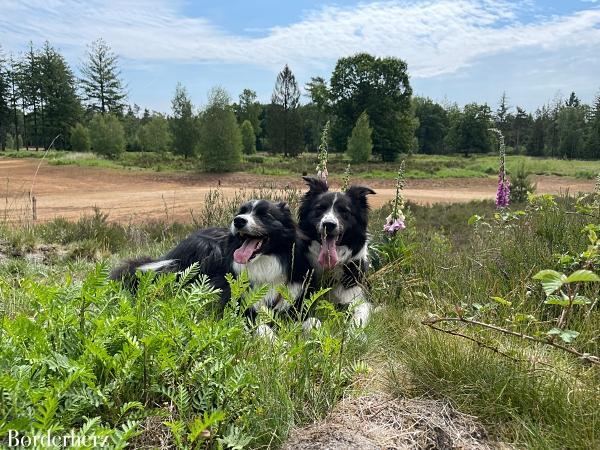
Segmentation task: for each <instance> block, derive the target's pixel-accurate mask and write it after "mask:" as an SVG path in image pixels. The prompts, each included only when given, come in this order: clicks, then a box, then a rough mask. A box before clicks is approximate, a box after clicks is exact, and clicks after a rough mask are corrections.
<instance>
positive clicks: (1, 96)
mask: <svg viewBox="0 0 600 450" xmlns="http://www.w3.org/2000/svg"><path fill="white" fill-rule="evenodd" d="M9 122H10V96H9V80H8V68H7V67H6V57H5V56H4V52H3V50H2V46H0V150H4V149H5V148H6V137H7V133H8V129H9Z"/></svg>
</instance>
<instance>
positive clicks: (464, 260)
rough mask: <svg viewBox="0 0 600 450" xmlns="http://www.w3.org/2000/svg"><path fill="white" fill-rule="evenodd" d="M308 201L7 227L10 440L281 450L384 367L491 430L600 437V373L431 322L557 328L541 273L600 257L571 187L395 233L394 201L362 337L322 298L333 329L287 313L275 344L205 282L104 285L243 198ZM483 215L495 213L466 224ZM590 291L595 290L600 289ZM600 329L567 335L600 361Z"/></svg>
mask: <svg viewBox="0 0 600 450" xmlns="http://www.w3.org/2000/svg"><path fill="white" fill-rule="evenodd" d="M269 158H271V157H269ZM454 168H455V169H456V168H459V167H456V166H455V167H454ZM463 169H464V168H463ZM298 194H299V193H298V192H296V191H286V192H276V193H273V192H271V193H269V192H267V191H263V192H254V193H252V192H245V193H241V194H240V196H239V198H236V199H234V200H233V201H232V200H227V199H224V198H222V197H220V196H219V195H217V194H210V195H211V196H210V197H209V198H208V199H207V200H208V201H207V205H208V206H207V208H206V210H204V211H202V212H201V213H200V214H199V215H198V217H197V218H196V219H197V224H196V225H193V224H185V225H183V224H169V223H164V222H149V223H146V224H143V225H138V226H131V225H127V224H115V223H111V222H109V221H108V220H107V218H106V216H104V215H103V214H102V213H101V212H97V213H96V214H95V215H93V216H91V217H86V218H82V219H81V220H79V221H78V222H67V221H64V220H60V219H57V220H55V221H54V222H50V223H47V224H41V225H37V226H34V227H14V226H9V225H7V224H4V225H1V224H0V236H3V237H2V238H0V253H4V255H5V257H7V258H8V259H7V260H6V261H5V262H4V263H0V320H1V321H2V327H1V328H0V368H1V370H0V394H2V396H1V398H2V399H3V401H2V402H0V435H2V434H3V433H6V427H7V426H8V425H10V426H12V427H16V428H19V429H22V430H25V427H26V425H25V424H27V426H29V424H31V423H33V424H34V427H35V429H36V430H38V431H40V432H42V431H43V430H46V429H49V428H52V429H56V430H58V429H61V428H62V429H67V430H68V429H70V428H71V427H75V428H76V429H81V427H82V426H85V425H86V424H87V425H88V426H89V430H88V432H89V433H99V434H105V435H107V436H109V437H110V439H112V441H113V442H114V443H115V445H117V444H118V443H119V442H122V441H125V440H126V441H128V442H138V441H134V440H135V439H142V438H144V439H147V438H149V436H148V435H147V434H144V435H143V436H138V437H134V436H133V434H135V432H136V430H139V426H140V425H139V424H143V423H144V422H145V421H147V420H150V419H149V418H156V417H157V416H158V417H159V419H158V421H159V422H165V423H169V425H168V426H169V428H170V429H171V432H172V433H173V435H174V436H175V437H176V439H180V440H181V441H182V442H184V441H185V442H187V443H188V445H189V446H191V447H194V445H200V446H202V448H204V447H215V448H216V447H218V446H224V447H227V446H234V444H244V443H245V444H247V445H249V446H251V447H256V446H268V445H274V446H277V445H278V444H279V443H281V442H282V441H283V440H284V439H285V437H286V435H287V433H288V432H289V430H290V429H291V427H294V426H297V425H300V424H304V423H309V422H311V421H313V420H316V419H318V418H321V417H323V416H324V415H325V414H326V413H327V411H328V410H329V409H330V408H331V407H332V406H333V405H334V404H335V403H336V402H337V401H338V400H339V399H340V398H341V397H342V396H343V395H348V393H349V391H350V390H352V389H353V388H352V384H353V381H355V380H356V377H357V376H358V375H359V374H362V375H361V376H365V375H364V372H365V368H366V367H367V366H368V365H372V366H373V370H375V371H376V372H379V373H378V375H383V376H384V379H385V380H387V382H386V383H385V386H384V387H383V388H385V389H386V390H387V391H389V392H390V393H392V394H395V395H398V396H402V397H408V398H410V397H422V396H428V397H433V398H442V399H446V400H447V401H449V402H450V403H451V404H452V405H453V406H454V407H455V408H457V409H459V410H460V411H463V412H466V413H468V414H473V415H475V416H477V417H478V418H479V420H480V421H482V422H483V423H484V424H485V425H486V428H487V430H488V432H489V437H490V438H491V439H493V440H498V441H502V442H508V443H513V444H516V445H517V446H518V447H526V448H573V449H576V448H596V447H598V446H599V445H600V433H599V432H598V430H600V411H599V410H598V407H597V405H598V404H599V403H600V371H599V370H598V368H597V367H594V366H590V365H589V364H586V363H584V362H582V361H579V360H578V359H577V358H575V357H574V356H572V355H569V354H567V353H566V352H563V351H560V350H558V349H555V348H552V347H550V346H548V345H544V344H536V343H531V342H528V341H525V340H522V339H519V338H515V337H510V336H506V335H503V334H499V333H495V332H492V331H490V330H486V329H483V328H479V327H474V326H469V325H465V324H458V325H455V326H453V327H446V329H450V330H451V331H453V332H457V333H461V334H464V335H465V336H469V337H471V338H473V339H475V340H477V341H479V342H481V343H482V344H484V345H485V346H488V347H493V348H495V349H496V351H494V350H490V349H489V348H486V347H485V346H483V345H478V344H475V343H473V342H472V341H469V340H467V339H465V338H464V337H460V336H453V335H450V334H446V333H442V332H440V331H435V330H432V329H431V328H429V327H426V326H424V325H422V324H421V320H423V319H424V318H426V317H428V315H429V314H435V315H437V316H440V317H441V316H449V317H455V316H456V314H457V313H456V311H457V308H459V310H460V311H462V313H461V314H463V315H464V316H466V317H473V318H475V319H477V320H480V321H483V322H486V323H489V324H493V325H496V326H499V327H504V328H507V329H510V330H513V331H516V332H523V333H527V334H529V335H533V336H538V337H540V338H543V337H544V336H545V333H546V332H547V331H548V330H549V329H550V328H552V327H553V326H555V319H556V318H557V317H558V315H559V313H560V311H559V309H558V307H557V306H552V305H546V304H544V300H545V294H544V292H543V290H542V288H541V285H540V283H539V282H538V281H536V280H534V279H533V275H534V274H535V273H536V272H537V271H539V270H541V269H555V270H559V271H564V272H566V273H570V272H572V271H573V270H575V269H577V268H579V267H580V266H579V265H580V263H578V262H577V260H576V259H575V260H569V259H567V258H565V257H564V256H565V255H575V257H576V258H577V257H579V256H578V255H581V253H582V252H584V251H586V249H587V250H588V251H592V253H593V249H591V247H590V248H588V246H589V245H590V242H589V240H588V236H587V234H586V233H582V228H583V227H584V226H585V225H586V224H588V223H590V222H593V223H598V217H596V216H589V215H588V214H596V213H595V211H594V210H588V211H587V212H586V214H581V213H577V210H576V205H575V202H574V199H572V198H568V197H565V198H559V199H557V202H556V203H555V204H553V203H551V202H545V201H538V202H536V203H532V204H530V205H516V206H514V207H512V210H513V211H516V210H518V209H520V208H521V209H523V210H524V211H525V214H524V215H510V214H505V215H495V210H494V206H493V204H492V203H491V202H486V201H481V202H473V203H468V204H457V205H435V206H418V205H409V206H408V208H407V211H406V213H407V214H406V215H407V229H406V230H405V231H404V232H403V233H402V234H401V235H399V237H398V238H397V239H395V240H391V241H390V240H389V239H388V238H386V237H385V236H382V233H381V227H382V224H383V221H384V218H385V217H386V216H387V214H388V213H389V209H387V208H384V209H381V210H376V211H373V212H372V214H371V221H370V228H371V232H372V234H373V240H372V247H373V252H372V255H373V257H374V258H373V259H374V267H373V270H372V274H371V277H372V278H371V280H370V281H371V296H372V299H373V301H374V302H375V303H376V304H378V305H384V306H385V308H384V310H383V311H382V312H380V313H378V314H376V315H375V316H374V319H373V322H372V323H371V324H370V326H369V327H367V329H366V330H365V333H364V334H363V333H355V332H349V330H348V329H347V328H346V326H345V325H344V324H345V321H344V317H343V314H340V313H336V312H335V311H333V310H330V309H324V310H322V314H324V316H325V317H326V320H325V321H324V323H325V325H324V327H323V328H322V329H320V330H318V331H315V332H314V333H313V334H312V335H311V336H310V338H308V339H307V338H306V337H304V336H303V335H302V333H301V330H300V329H299V327H298V325H297V324H294V323H288V322H280V323H279V327H278V337H279V339H278V341H277V343H276V344H274V345H271V344H266V343H265V342H263V341H261V340H259V339H255V338H253V337H252V330H251V329H250V330H248V326H247V324H246V323H245V322H244V319H243V317H242V316H241V315H240V314H239V312H238V311H237V310H236V309H235V308H233V309H230V310H228V311H227V312H226V314H225V315H224V316H223V317H218V316H216V315H215V312H214V308H213V306H212V305H213V302H214V295H213V294H211V293H210V290H209V289H208V288H207V287H206V286H202V285H196V286H194V287H191V288H190V287H187V288H184V287H183V286H182V285H181V283H178V282H176V281H174V280H173V279H172V278H169V277H162V278H160V279H159V280H155V281H154V282H151V280H150V279H149V278H147V279H144V280H143V281H142V288H141V291H140V292H138V294H137V295H136V296H132V295H131V294H129V293H127V292H125V291H123V290H122V289H120V287H119V286H117V285H115V284H113V283H107V282H106V281H105V270H106V267H107V264H108V263H114V262H116V261H117V260H119V259H120V258H122V257H126V256H131V255H137V254H151V255H159V254H161V253H163V252H164V251H165V249H167V248H169V247H170V246H171V245H172V244H173V243H174V242H177V241H178V240H180V239H181V237H183V236H185V235H186V234H187V233H188V232H189V231H190V230H191V229H193V228H195V227H196V226H208V225H222V224H225V223H227V221H228V218H229V217H230V216H231V214H232V211H233V209H235V206H236V203H239V202H241V201H242V198H244V197H252V196H264V197H268V196H269V195H270V196H272V197H274V198H285V199H287V200H288V201H289V203H290V205H291V207H292V208H294V209H295V208H296V207H297V204H298ZM473 214H478V215H479V216H482V217H483V219H481V220H480V221H479V222H477V223H476V224H473V225H467V221H468V219H469V217H471V216H472V215H473ZM42 244H45V245H50V247H51V248H52V250H51V251H50V250H48V251H47V252H46V254H47V257H46V258H45V259H44V261H43V262H32V261H31V260H30V259H28V255H30V254H31V253H32V252H36V251H39V247H40V245H42ZM560 255H563V258H562V259H561V258H559V256H560ZM588 256H589V255H588ZM1 258H2V255H0V259H1ZM598 264H599V260H598V257H596V259H594V258H592V260H591V262H590V263H586V267H588V268H591V269H592V270H594V271H596V272H598ZM581 293H582V294H584V295H585V296H586V297H587V298H589V299H590V300H592V301H594V300H597V299H598V297H599V295H600V294H599V286H598V283H595V284H588V285H586V286H584V287H583V290H582V291H581ZM493 296H494V297H502V298H503V299H505V300H506V301H508V302H510V304H501V303H498V302H496V301H494V300H492V299H491V297H493ZM598 323H600V311H599V310H598V303H593V304H589V305H587V306H585V305H584V306H581V307H578V308H577V309H576V310H574V313H573V315H572V318H571V321H570V325H569V328H570V329H572V330H576V331H578V332H579V333H580V334H579V336H578V337H577V338H576V339H575V340H574V341H573V342H572V343H571V344H569V345H570V346H572V347H574V348H576V349H578V350H580V351H582V352H587V353H590V354H592V355H598V354H600V342H599V335H598ZM340 368H344V369H343V370H340ZM137 402H139V403H137ZM84 417H87V418H88V419H84ZM94 417H98V418H99V419H97V421H96V422H90V421H91V420H92V418H94ZM203 427H207V429H208V430H209V431H210V433H209V434H206V433H205V434H202V433H201V432H202V429H203ZM82 432H83V431H82ZM0 439H1V438H0ZM194 439H196V441H195V442H193V441H194Z"/></svg>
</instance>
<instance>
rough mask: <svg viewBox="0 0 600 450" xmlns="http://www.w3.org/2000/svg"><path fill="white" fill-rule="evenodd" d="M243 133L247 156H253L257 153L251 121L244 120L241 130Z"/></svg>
mask: <svg viewBox="0 0 600 450" xmlns="http://www.w3.org/2000/svg"><path fill="white" fill-rule="evenodd" d="M240 130H241V132H242V146H243V150H244V153H245V154H246V155H252V154H254V153H256V136H255V135H254V129H253V127H252V123H250V121H249V120H244V122H243V123H242V126H241V128H240Z"/></svg>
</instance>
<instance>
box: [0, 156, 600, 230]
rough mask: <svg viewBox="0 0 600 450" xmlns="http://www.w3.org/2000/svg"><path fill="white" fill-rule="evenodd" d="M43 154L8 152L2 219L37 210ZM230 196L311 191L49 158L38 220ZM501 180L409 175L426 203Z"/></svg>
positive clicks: (380, 199) (479, 194) (1, 164)
mask: <svg viewBox="0 0 600 450" xmlns="http://www.w3.org/2000/svg"><path fill="white" fill-rule="evenodd" d="M38 163H39V160H33V159H9V158H0V220H2V219H3V218H8V219H13V220H14V219H18V218H24V217H30V216H31V209H30V203H29V194H28V193H29V191H30V190H31V187H32V181H33V178H34V174H35V172H36V168H37V166H38ZM354 182H355V183H360V184H364V185H367V186H371V187H373V188H374V189H375V190H376V191H377V195H375V196H373V197H371V199H370V200H371V204H372V205H373V206H375V207H376V206H380V205H382V204H384V203H386V202H388V201H390V200H391V199H392V198H393V197H394V193H395V191H394V189H393V181H390V180H362V181H361V180H355V181H354ZM536 182H537V185H538V192H544V193H552V194H556V193H559V192H564V191H566V190H569V191H570V192H572V193H574V192H579V191H581V192H589V191H591V190H593V188H594V182H593V181H587V180H579V179H574V178H566V177H555V176H543V177H536ZM219 183H220V185H221V190H222V192H223V194H224V195H226V196H232V195H233V193H234V192H236V191H238V190H239V189H240V188H247V189H248V188H259V187H264V186H273V187H276V188H283V187H285V186H294V187H297V188H300V189H303V187H304V185H303V183H302V181H301V180H300V177H298V178H291V177H268V176H259V175H253V174H247V173H233V174H225V175H223V174H220V175H215V174H193V173H172V174H162V173H153V172H145V171H133V170H132V171H127V170H108V169H98V168H82V167H75V166H52V165H48V164H47V163H46V162H42V164H41V166H40V169H39V172H38V175H37V178H36V179H35V184H34V186H33V193H34V195H35V197H36V202H37V217H38V220H49V219H52V218H54V217H58V216H62V217H67V218H71V219H72V218H78V217H80V216H81V215H82V214H86V213H90V212H91V211H92V210H93V208H94V207H98V208H100V209H102V210H103V211H104V212H107V213H109V215H110V218H111V219H113V220H120V221H129V220H132V221H141V220H145V219H149V218H157V217H163V218H164V217H165V216H166V212H165V209H168V214H169V218H170V219H172V218H177V219H181V220H187V219H189V218H190V210H195V211H197V210H198V209H199V208H200V206H201V205H202V202H203V201H204V196H205V195H206V193H207V192H208V191H210V190H211V189H215V188H216V187H217V186H218V184H219ZM495 190H496V181H495V180H494V179H493V178H470V179H436V180H409V181H408V183H407V187H406V189H405V191H404V192H405V195H406V197H407V198H408V199H409V200H412V201H415V202H418V203H423V204H426V203H451V202H467V201H471V200H476V199H491V198H494V195H495Z"/></svg>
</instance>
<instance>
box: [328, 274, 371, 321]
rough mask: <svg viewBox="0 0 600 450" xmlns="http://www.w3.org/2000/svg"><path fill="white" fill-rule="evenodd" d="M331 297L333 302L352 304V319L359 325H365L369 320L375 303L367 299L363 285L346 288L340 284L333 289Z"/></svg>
mask: <svg viewBox="0 0 600 450" xmlns="http://www.w3.org/2000/svg"><path fill="white" fill-rule="evenodd" d="M330 299H331V301H332V302H333V303H338V304H340V305H350V308H351V310H352V320H353V321H354V325H356V326H357V327H364V326H365V325H366V324H367V322H368V321H369V318H370V317H371V311H372V310H373V305H372V304H371V303H369V302H368V301H367V300H366V298H365V292H364V290H363V288H362V287H360V286H352V287H351V288H348V289H346V288H345V287H344V286H343V285H341V284H340V285H338V286H336V287H335V289H333V290H332V291H331V296H330Z"/></svg>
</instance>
